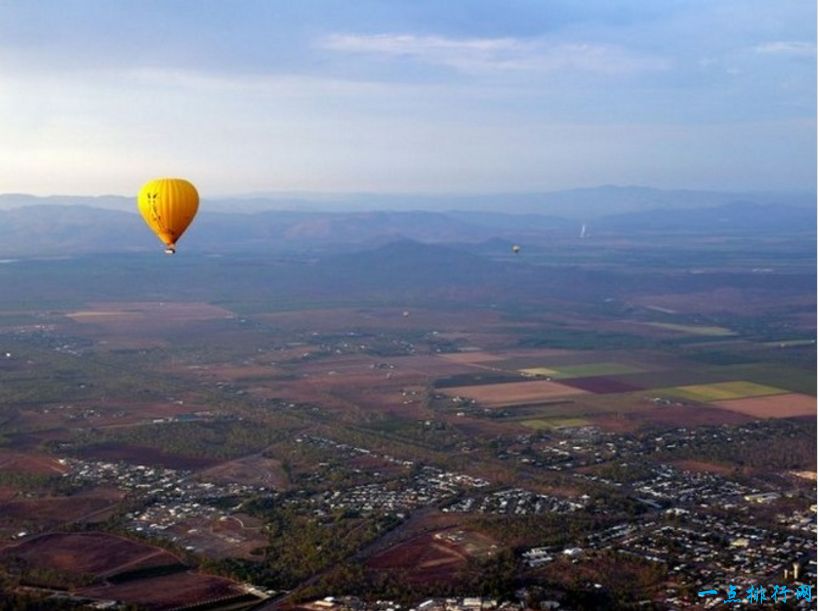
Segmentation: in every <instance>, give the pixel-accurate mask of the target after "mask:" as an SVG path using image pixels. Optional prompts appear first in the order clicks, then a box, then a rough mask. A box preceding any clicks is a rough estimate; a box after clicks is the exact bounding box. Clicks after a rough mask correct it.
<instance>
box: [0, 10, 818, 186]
mask: <svg viewBox="0 0 818 611" xmlns="http://www.w3.org/2000/svg"><path fill="white" fill-rule="evenodd" d="M815 42H816V5H815V2H814V0H661V1H658V0H639V1H637V0H582V1H581V2H579V1H576V0H496V1H487V0H468V1H459V0H446V1H445V2H442V1H440V0H405V1H401V0H393V1H387V0H382V1H378V2H375V1H370V0H355V1H354V2H350V1H349V0H337V1H336V0H322V1H314V0H299V1H298V2H289V1H287V2H284V1H275V0H242V1H241V2H228V1H226V0H225V1H221V2H215V1H211V0H166V1H162V2H159V1H155V0H132V1H124V0H96V1H90V0H39V1H38V2H30V1H28V0H0V193H4V192H5V193H9V192H15V193H21V192H25V193H34V194H38V195H46V194H83V195H85V194H89V195H93V194H106V193H114V194H132V193H134V192H136V191H137V190H138V188H139V185H140V184H141V183H142V182H144V181H145V180H147V179H149V178H152V177H156V176H184V177H187V178H189V179H190V180H192V181H193V182H194V183H195V184H196V185H197V186H198V187H199V189H200V191H202V192H203V193H205V194H210V195H214V196H215V195H218V196H222V195H229V194H251V193H263V192H273V191H274V192H281V191H285V192H286V191H311V192H393V193H414V192H418V193H421V192H422V193H495V192H534V191H552V190H559V189H567V188H574V187H589V186H594V185H600V184H618V185H650V186H656V187H662V188H690V189H715V190H742V191H744V190H779V191H781V190H787V191H789V190H814V189H815V182H816V48H815Z"/></svg>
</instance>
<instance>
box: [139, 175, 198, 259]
mask: <svg viewBox="0 0 818 611" xmlns="http://www.w3.org/2000/svg"><path fill="white" fill-rule="evenodd" d="M136 201H137V205H138V206H139V213H140V214H141V215H142V218H143V219H145V222H146V223H147V224H148V227H150V228H151V230H152V231H153V232H154V233H155V234H156V236H157V237H158V238H159V239H160V240H162V242H163V243H164V244H165V252H166V253H167V254H169V255H172V254H173V253H175V252H176V240H178V239H179V238H180V237H181V235H182V234H183V233H184V232H185V229H187V228H188V225H190V223H191V221H192V220H193V217H194V216H196V211H197V210H198V209H199V193H198V192H197V191H196V187H194V186H193V185H192V184H191V183H189V182H188V181H187V180H184V179H182V178H157V179H155V180H151V181H149V182H146V183H145V184H144V185H142V188H141V189H140V190H139V196H138V197H137V198H136Z"/></svg>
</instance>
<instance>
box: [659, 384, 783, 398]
mask: <svg viewBox="0 0 818 611" xmlns="http://www.w3.org/2000/svg"><path fill="white" fill-rule="evenodd" d="M655 392H656V393H657V394H668V395H672V396H676V397H680V398H683V399H692V400H694V401H702V402H703V403H707V402H709V401H724V400H726V399H744V398H747V397H763V396H765V395H779V394H784V393H786V392H787V391H786V390H783V389H781V388H776V387H774V386H764V385H763V384H756V383H755V382H745V381H736V382H717V383H715V384H694V385H692V386H677V387H675V388H664V389H660V390H657V391H655Z"/></svg>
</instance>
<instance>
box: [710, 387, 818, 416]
mask: <svg viewBox="0 0 818 611" xmlns="http://www.w3.org/2000/svg"><path fill="white" fill-rule="evenodd" d="M715 405H718V406H719V407H721V408H722V409H728V410H730V411H731V412H738V413H740V414H746V415H748V416H753V417H755V418H793V417H796V416H813V417H814V416H815V411H816V403H815V397H810V396H809V395H802V394H798V393H787V394H784V395H767V396H762V397H749V398H746V399H732V400H729V401H716V402H715Z"/></svg>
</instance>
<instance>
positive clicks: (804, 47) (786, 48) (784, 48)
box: [755, 40, 815, 57]
mask: <svg viewBox="0 0 818 611" xmlns="http://www.w3.org/2000/svg"><path fill="white" fill-rule="evenodd" d="M755 50H756V53H761V54H764V55H787V56H790V57H814V56H815V44H814V43H811V42H798V41H792V40H780V41H776V42H768V43H764V44H763V45H758V46H757V47H755Z"/></svg>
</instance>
